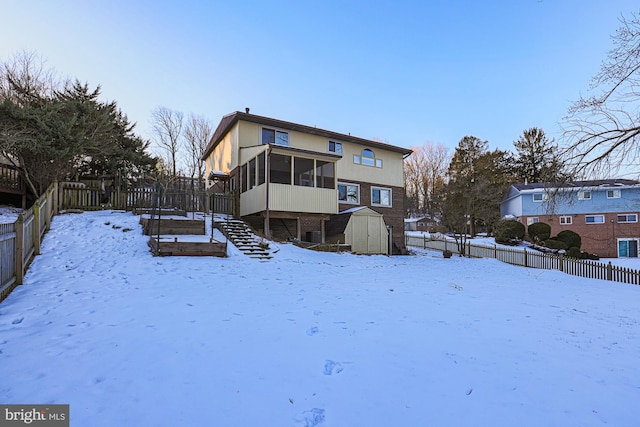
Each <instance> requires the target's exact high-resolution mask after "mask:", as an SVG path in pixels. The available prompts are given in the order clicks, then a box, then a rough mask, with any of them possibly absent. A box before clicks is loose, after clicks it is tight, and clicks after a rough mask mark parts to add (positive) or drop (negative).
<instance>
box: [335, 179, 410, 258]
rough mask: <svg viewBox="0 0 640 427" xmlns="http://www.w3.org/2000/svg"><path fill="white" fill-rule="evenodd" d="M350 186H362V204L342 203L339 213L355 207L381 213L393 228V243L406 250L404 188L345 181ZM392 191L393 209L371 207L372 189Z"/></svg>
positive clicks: (386, 222)
mask: <svg viewBox="0 0 640 427" xmlns="http://www.w3.org/2000/svg"><path fill="white" fill-rule="evenodd" d="M345 182H348V183H349V184H359V185H360V204H359V205H354V204H347V203H340V204H339V205H338V211H344V210H347V209H351V208H353V207H355V206H367V207H369V208H371V209H373V210H374V211H376V212H378V213H380V214H382V215H383V217H384V222H385V224H387V225H390V226H392V227H393V242H394V243H395V244H396V245H397V246H398V247H400V248H404V243H405V242H404V188H403V187H392V186H388V185H377V184H371V183H370V182H358V181H345ZM372 186H373V187H381V188H390V189H391V207H382V206H371V187H372Z"/></svg>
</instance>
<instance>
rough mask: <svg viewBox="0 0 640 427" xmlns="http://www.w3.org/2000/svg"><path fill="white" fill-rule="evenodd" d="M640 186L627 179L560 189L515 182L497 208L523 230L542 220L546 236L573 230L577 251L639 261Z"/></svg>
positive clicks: (565, 186)
mask: <svg viewBox="0 0 640 427" xmlns="http://www.w3.org/2000/svg"><path fill="white" fill-rule="evenodd" d="M639 212H640V182H639V181H634V180H628V179H606V180H593V181H574V182H572V183H568V184H563V185H562V186H560V187H552V186H550V185H549V184H544V183H534V184H514V185H512V186H511V187H510V188H509V190H508V191H507V193H506V194H505V196H504V198H503V200H502V203H501V205H500V213H501V216H502V217H504V216H507V215H511V216H513V217H516V218H518V219H519V220H520V221H521V222H522V223H524V224H525V226H528V225H530V224H533V223H535V222H545V223H547V224H549V225H550V226H551V235H552V236H555V235H557V234H558V233H559V232H560V231H563V230H572V231H575V232H576V233H578V234H579V235H580V237H581V238H582V250H584V251H587V252H591V253H595V254H597V255H599V256H600V257H607V258H615V257H638V249H639V246H640V223H639V222H638V215H639Z"/></svg>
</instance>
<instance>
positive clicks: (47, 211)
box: [0, 183, 58, 301]
mask: <svg viewBox="0 0 640 427" xmlns="http://www.w3.org/2000/svg"><path fill="white" fill-rule="evenodd" d="M57 195H58V185H57V183H53V184H51V186H49V188H48V189H47V191H46V192H45V193H44V194H43V195H42V196H40V198H38V200H36V202H35V203H34V205H33V206H32V207H31V208H29V209H26V210H24V211H22V212H21V213H20V215H19V216H18V219H17V220H16V222H13V223H9V224H0V301H2V300H3V299H4V298H6V297H7V295H9V293H11V291H12V290H13V289H14V288H15V287H16V286H17V285H21V284H22V281H23V280H24V275H25V273H26V270H27V268H28V266H29V264H30V263H31V261H32V260H33V257H34V256H36V255H39V254H40V243H41V242H42V238H43V237H44V234H45V233H46V232H47V231H48V230H49V228H51V219H52V218H53V216H54V215H55V214H56V213H57V212H58V197H57Z"/></svg>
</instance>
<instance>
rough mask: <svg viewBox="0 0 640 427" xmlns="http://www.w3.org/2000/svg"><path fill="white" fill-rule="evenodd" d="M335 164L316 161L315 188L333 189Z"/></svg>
mask: <svg viewBox="0 0 640 427" xmlns="http://www.w3.org/2000/svg"><path fill="white" fill-rule="evenodd" d="M334 171H335V163H333V162H323V161H322V160H316V180H317V182H316V186H317V187H319V188H331V189H334V188H336V187H335V181H336V180H335V172H334Z"/></svg>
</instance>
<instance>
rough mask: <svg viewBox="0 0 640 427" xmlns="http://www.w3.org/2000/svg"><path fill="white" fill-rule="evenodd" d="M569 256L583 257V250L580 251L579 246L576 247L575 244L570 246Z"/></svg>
mask: <svg viewBox="0 0 640 427" xmlns="http://www.w3.org/2000/svg"><path fill="white" fill-rule="evenodd" d="M567 256H569V257H571V258H577V259H580V258H582V252H581V251H580V249H579V248H576V247H575V246H573V247H571V248H569V250H568V251H567Z"/></svg>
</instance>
